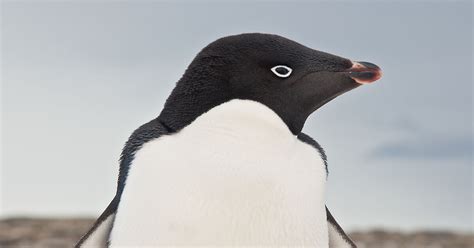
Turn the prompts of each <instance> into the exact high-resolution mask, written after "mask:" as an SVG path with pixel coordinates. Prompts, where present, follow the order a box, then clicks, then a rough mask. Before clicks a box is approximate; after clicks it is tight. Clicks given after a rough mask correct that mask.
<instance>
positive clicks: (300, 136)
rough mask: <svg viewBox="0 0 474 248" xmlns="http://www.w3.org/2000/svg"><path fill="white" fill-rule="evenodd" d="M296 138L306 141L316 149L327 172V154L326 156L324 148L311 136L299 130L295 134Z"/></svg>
mask: <svg viewBox="0 0 474 248" xmlns="http://www.w3.org/2000/svg"><path fill="white" fill-rule="evenodd" d="M297 138H298V139H299V140H300V141H301V142H303V143H306V144H308V145H310V146H312V147H313V148H314V149H316V150H317V151H318V153H319V155H320V156H321V158H322V159H323V161H324V166H325V167H326V173H328V163H327V156H326V153H325V152H324V149H323V147H322V146H321V145H320V144H319V143H318V142H317V141H316V140H314V139H313V138H311V136H309V135H307V134H305V133H303V132H301V133H299V134H298V135H297Z"/></svg>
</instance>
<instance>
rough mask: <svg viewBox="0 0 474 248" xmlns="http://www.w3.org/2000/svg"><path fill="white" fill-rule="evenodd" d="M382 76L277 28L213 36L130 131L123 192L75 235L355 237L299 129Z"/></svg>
mask: <svg viewBox="0 0 474 248" xmlns="http://www.w3.org/2000/svg"><path fill="white" fill-rule="evenodd" d="M380 77H381V70H380V69H379V68H378V67H377V66H376V65H374V64H371V63H367V62H354V61H351V60H348V59H345V58H342V57H338V56H335V55H331V54H328V53H324V52H320V51H317V50H313V49H310V48H308V47H306V46H303V45H301V44H299V43H297V42H294V41H292V40H289V39H286V38H284V37H281V36H277V35H271V34H260V33H251V34H240V35H235V36H228V37H224V38H221V39H218V40H216V41H214V42H212V43H211V44H209V45H208V46H207V47H205V48H204V49H203V50H202V51H201V52H200V53H199V54H198V55H197V56H196V57H195V58H194V60H193V61H192V62H191V64H190V65H189V67H188V68H187V70H186V71H185V73H184V75H183V76H182V78H181V79H180V80H179V81H178V83H177V84H176V87H175V88H174V90H173V91H172V93H171V95H170V96H169V97H168V99H167V101H166V103H165V106H164V108H163V110H162V111H161V113H160V115H159V116H158V117H157V118H156V119H153V120H151V121H150V122H148V123H146V124H144V125H142V126H141V127H139V128H138V129H137V130H136V131H135V132H133V134H132V135H131V137H130V138H129V140H128V141H127V142H126V144H125V147H124V149H123V151H122V154H121V157H120V173H119V178H118V187H117V192H116V195H115V197H114V198H113V200H112V202H111V203H110V204H109V206H108V207H107V208H106V209H105V211H104V212H103V214H102V215H101V216H100V217H99V218H98V220H97V221H96V222H95V224H94V225H93V227H92V228H91V229H90V230H89V231H88V232H87V233H86V234H85V236H84V237H83V238H82V239H81V240H80V241H79V242H78V244H77V245H76V247H159V246H308V247H319V248H326V247H330V248H335V247H337V248H345V247H355V244H354V243H353V242H352V241H351V239H350V238H349V237H348V236H347V235H346V234H345V233H344V231H343V229H342V228H341V227H340V226H339V225H338V223H337V222H336V220H335V219H334V218H333V216H332V215H331V213H330V212H329V210H328V209H327V208H326V206H325V183H326V176H327V164H326V155H325V154H324V151H323V149H322V148H321V147H320V146H319V144H318V143H317V142H316V141H315V140H313V139H312V138H311V137H309V136H308V135H306V134H304V133H302V132H301V130H302V128H303V125H304V123H305V121H306V119H307V118H308V116H309V115H310V114H311V113H313V112H314V111H315V110H317V109H318V108H320V107H321V106H323V105H324V104H325V103H327V102H329V101H330V100H332V99H334V98H335V97H337V96H339V95H341V94H342V93H344V92H347V91H349V90H352V89H354V88H356V87H358V86H360V85H362V84H365V83H370V82H373V81H375V80H377V79H379V78H380Z"/></svg>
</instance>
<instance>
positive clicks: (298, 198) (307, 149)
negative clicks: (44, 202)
mask: <svg viewBox="0 0 474 248" xmlns="http://www.w3.org/2000/svg"><path fill="white" fill-rule="evenodd" d="M325 181H326V172H325V167H324V163H323V160H322V159H321V157H320V156H319V153H318V152H317V151H316V150H315V149H314V148H312V147H311V146H309V145H307V144H305V143H302V142H301V141H299V140H298V139H297V138H296V137H295V136H294V135H293V134H292V133H291V132H290V131H289V130H288V128H287V127H286V125H285V124H284V122H283V121H282V120H281V119H280V118H279V117H278V116H277V115H276V114H275V113H274V112H273V111H271V110H270V109H268V108H267V107H265V106H263V105H261V104H259V103H256V102H252V101H242V100H234V101H231V102H228V103H225V104H223V105H220V106H218V107H215V108H213V109H212V110H210V111H209V112H207V113H206V114H203V115H202V116H200V117H199V118H198V119H196V120H195V121H194V122H193V123H192V124H191V125H189V126H187V127H186V128H184V129H183V130H181V131H180V132H179V133H177V134H173V135H169V136H163V137H160V138H159V139H157V140H154V141H152V142H149V143H147V144H145V145H144V146H143V148H142V149H140V150H139V151H138V152H137V154H136V157H135V160H134V161H133V164H132V165H131V167H130V171H129V175H128V178H127V181H126V186H125V190H124V192H123V194H122V199H121V202H120V205H119V208H118V211H117V214H116V217H115V222H114V227H113V230H112V233H111V238H110V241H111V246H112V247H125V246H126V247H129V246H134V247H137V246H142V247H143V246H160V245H163V246H178V245H180V246H181V245H184V246H262V245H265V246H268V245H270V246H272V245H273V246H276V245H278V246H312V247H321V248H324V247H328V230H327V224H326V212H325V196H324V195H325V194H324V193H325Z"/></svg>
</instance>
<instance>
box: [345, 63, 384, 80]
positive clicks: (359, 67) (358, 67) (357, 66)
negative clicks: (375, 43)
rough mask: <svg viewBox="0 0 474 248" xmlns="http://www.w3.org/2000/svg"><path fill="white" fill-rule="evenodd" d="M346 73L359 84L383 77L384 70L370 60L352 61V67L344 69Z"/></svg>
mask: <svg viewBox="0 0 474 248" xmlns="http://www.w3.org/2000/svg"><path fill="white" fill-rule="evenodd" d="M344 74H346V75H347V76H349V77H350V78H352V79H354V81H356V82H357V83H359V84H369V83H372V82H374V81H377V80H379V79H380V78H381V77H382V70H381V69H380V67H378V66H377V65H375V64H372V63H369V62H356V61H352V67H351V68H349V69H347V70H346V71H344Z"/></svg>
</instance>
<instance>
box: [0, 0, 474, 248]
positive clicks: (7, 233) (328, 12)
mask: <svg viewBox="0 0 474 248" xmlns="http://www.w3.org/2000/svg"><path fill="white" fill-rule="evenodd" d="M472 13H473V3H472V2H471V1H445V2H442V1H436V2H430V1H415V2H412V1H406V2H400V1H363V2H354V1H338V2H326V1H324V2H284V1H275V2H273V1H261V2H257V3H250V2H245V1H244V2H239V1H231V2H215V1H209V2H195V1H194V2H164V1H163V2H162V1H136V2H132V1H105V0H104V1H51V2H46V1H45V2H43V1H41V2H36V1H35V2H33V1H2V2H1V55H0V58H1V101H0V102H1V148H2V149H1V170H0V172H1V179H0V180H1V181H0V182H1V183H0V187H1V188H0V219H2V221H0V247H20V246H23V247H26V246H33V247H41V246H44V247H53V246H57V247H65V246H70V245H71V244H72V243H71V242H75V241H76V239H77V238H78V237H79V236H80V235H82V234H83V232H84V231H85V230H86V229H87V228H88V227H89V225H90V224H91V223H92V222H91V221H92V219H91V218H96V217H97V216H98V215H99V214H100V213H101V212H102V211H103V210H104V209H105V207H106V206H107V205H108V203H109V202H110V200H111V199H112V198H113V195H114V193H115V187H116V178H117V174H118V162H117V161H118V158H119V154H120V151H121V148H122V146H123V144H124V142H125V141H126V140H127V138H128V136H129V135H130V134H131V132H132V131H133V130H134V129H136V128H137V127H138V126H139V125H141V124H143V123H145V122H147V121H149V120H151V119H153V118H155V117H156V116H157V115H158V114H159V112H160V110H161V108H162V106H163V103H164V101H165V99H166V97H167V95H168V94H169V93H170V91H171V89H172V88H173V86H174V85H175V83H176V82H177V81H178V79H179V78H180V77H181V75H182V74H183V72H184V70H185V68H186V67H187V65H188V64H189V63H190V61H191V60H192V59H193V57H194V56H195V55H196V54H197V53H198V52H199V51H200V49H201V48H203V47H204V46H206V45H207V44H208V43H210V42H212V41H213V40H215V39H217V38H220V37H222V36H226V35H232V34H239V33H245V32H263V33H274V34H279V35H282V36H285V37H287V38H290V39H293V40H295V41H297V42H299V43H302V44H304V45H306V46H309V47H311V48H315V49H317V50H321V51H325V52H329V53H333V54H337V55H340V56H343V57H346V58H350V59H353V60H360V61H370V62H374V63H375V64H377V65H379V66H380V67H381V68H382V69H383V71H384V77H383V78H382V79H381V80H379V81H378V82H376V83H374V84H371V85H368V86H364V87H360V88H358V89H356V90H354V91H351V92H349V93H347V94H345V95H343V96H341V97H339V98H337V99H335V100H333V101H332V102H330V103H329V104H327V105H326V106H324V107H323V108H321V109H320V110H318V111H317V112H315V113H314V114H313V115H312V116H311V117H310V119H309V120H308V122H307V123H306V126H305V127H304V132H306V133H308V134H310V135H311V136H312V137H313V138H315V139H316V140H317V141H318V142H319V143H320V144H321V145H322V146H323V147H324V149H325V150H326V153H327V155H328V162H329V178H328V192H327V205H328V207H329V208H330V209H331V211H332V213H333V215H335V217H336V219H337V220H338V221H339V223H340V224H341V226H342V227H343V228H344V229H345V230H346V231H352V233H353V237H354V239H355V240H356V241H357V242H358V243H359V246H360V247H382V245H381V244H382V243H384V244H385V245H388V246H386V247H472V245H473V244H474V238H473V236H472V231H473V229H472V228H473V221H474V217H473V204H474V198H473V185H472V181H473V176H474V175H473V164H472V153H473V143H472V142H473V125H472V114H473V109H472V108H473V105H472V104H473V102H472V94H473V89H472V85H473V77H472V69H473V62H472V58H473V48H472V44H473V33H472V32H473V19H472ZM420 235H421V236H420ZM413 240H414V241H413ZM451 241H452V242H453V243H449V242H451ZM377 242H378V243H377ZM416 242H418V243H416ZM420 242H421V243H420ZM390 245H392V246H390ZM416 245H420V246H416ZM384 247H385V246H384Z"/></svg>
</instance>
